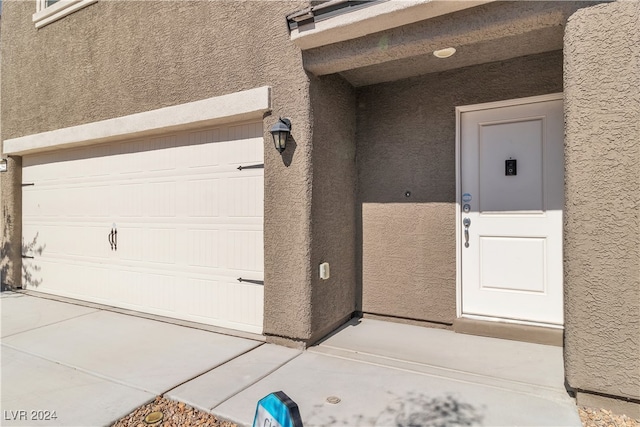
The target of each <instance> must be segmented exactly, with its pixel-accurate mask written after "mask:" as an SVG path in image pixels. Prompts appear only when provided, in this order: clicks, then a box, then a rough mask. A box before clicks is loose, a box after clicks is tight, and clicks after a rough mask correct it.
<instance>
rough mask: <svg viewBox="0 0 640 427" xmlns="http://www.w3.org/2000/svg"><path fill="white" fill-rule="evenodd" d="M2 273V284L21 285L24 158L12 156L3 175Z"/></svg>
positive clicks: (1, 208) (5, 285)
mask: <svg viewBox="0 0 640 427" xmlns="http://www.w3.org/2000/svg"><path fill="white" fill-rule="evenodd" d="M0 186H1V187H2V191H1V194H2V199H1V202H0V212H1V214H0V221H1V223H0V227H1V228H2V237H1V240H0V249H1V254H0V275H1V276H2V277H1V279H2V288H3V289H5V288H7V287H8V288H13V289H16V288H20V287H21V277H22V274H21V271H22V252H21V250H22V247H21V242H22V158H21V157H9V158H8V159H7V172H2V175H1V176H0Z"/></svg>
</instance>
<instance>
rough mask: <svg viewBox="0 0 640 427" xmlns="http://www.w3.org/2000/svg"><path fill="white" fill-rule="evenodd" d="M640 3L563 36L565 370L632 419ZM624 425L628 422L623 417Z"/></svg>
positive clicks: (638, 368)
mask: <svg viewBox="0 0 640 427" xmlns="http://www.w3.org/2000/svg"><path fill="white" fill-rule="evenodd" d="M639 34H640V3H638V2H616V3H611V4H606V5H599V6H594V7H591V8H587V9H583V10H581V11H579V12H577V13H576V14H574V15H573V16H572V17H571V18H570V20H569V23H568V25H567V28H566V33H565V53H564V54H565V60H564V67H565V77H564V81H565V121H566V129H565V132H566V136H565V169H566V178H565V194H566V202H565V236H564V252H565V263H564V272H565V317H566V319H565V323H566V329H565V370H566V375H567V379H568V382H569V385H570V386H572V387H574V388H576V389H578V390H582V391H586V392H596V393H602V394H606V395H612V396H621V397H627V398H633V399H636V407H638V409H637V412H636V414H638V415H637V416H640V406H639V405H637V399H640V224H639V221H638V209H639V208H640V190H639V184H640V182H639V176H640V144H639V142H640V89H639V87H640V63H639V61H640V60H639V58H640V36H639ZM629 415H631V414H629Z"/></svg>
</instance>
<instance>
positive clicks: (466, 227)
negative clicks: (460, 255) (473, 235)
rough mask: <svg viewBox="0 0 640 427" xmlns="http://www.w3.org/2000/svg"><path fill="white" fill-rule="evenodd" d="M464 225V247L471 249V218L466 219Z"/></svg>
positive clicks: (463, 221)
mask: <svg viewBox="0 0 640 427" xmlns="http://www.w3.org/2000/svg"><path fill="white" fill-rule="evenodd" d="M462 225H464V247H465V248H468V247H469V226H470V225H471V220H470V219H469V218H465V219H463V220H462Z"/></svg>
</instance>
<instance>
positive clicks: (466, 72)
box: [357, 51, 562, 324]
mask: <svg viewBox="0 0 640 427" xmlns="http://www.w3.org/2000/svg"><path fill="white" fill-rule="evenodd" d="M561 91H562V52H560V51H555V52H549V53H544V54H539V55H531V56H526V57H521V58H515V59H511V60H507V61H501V62H494V63H488V64H483V65H477V66H471V67H466V68H461V69H458V70H452V71H446V72H442V73H434V74H429V75H425V76H422V77H415V78H410V79H406V80H401V81H397V82H393V83H386V84H379V85H374V86H369V87H364V88H360V89H359V90H358V112H357V120H358V122H357V123H358V125H357V126H358V127H357V159H358V202H359V208H360V209H361V212H359V215H360V223H359V227H361V230H360V233H361V234H360V238H361V243H362V246H361V247H362V252H361V254H360V257H361V266H362V278H361V280H362V306H361V310H362V311H364V312H368V313H375V314H383V315H389V316H397V317H404V318H411V319H418V320H426V321H431V322H440V323H446V324H451V323H452V322H453V320H454V319H455V316H456V252H455V226H456V224H455V194H456V175H455V132H456V130H455V107H456V106H459V105H468V104H476V103H482V102H491V101H499V100H506V99H512V98H521V97H526V96H534V95H542V94H547V93H554V92H561ZM406 191H410V193H411V195H410V197H406V196H405V192H406Z"/></svg>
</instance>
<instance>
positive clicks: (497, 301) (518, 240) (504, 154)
mask: <svg viewBox="0 0 640 427" xmlns="http://www.w3.org/2000/svg"><path fill="white" fill-rule="evenodd" d="M458 110H459V113H460V196H461V197H460V201H459V203H460V204H459V208H460V216H459V218H460V223H459V226H460V233H459V235H460V239H461V242H460V253H461V258H460V259H461V262H460V266H461V267H460V268H461V273H460V277H461V285H462V286H461V290H462V298H461V304H462V310H461V312H462V313H461V314H462V315H463V316H465V315H467V316H479V317H487V318H501V319H509V320H513V321H524V322H535V323H542V324H550V325H562V324H563V295H562V292H563V290H562V283H563V275H562V209H563V204H564V163H563V137H564V123H563V107H562V98H561V95H557V96H545V97H537V98H527V99H525V100H521V101H517V100H515V101H509V102H505V103H492V104H485V105H477V106H471V107H461V108H459V109H458Z"/></svg>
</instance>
